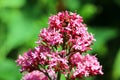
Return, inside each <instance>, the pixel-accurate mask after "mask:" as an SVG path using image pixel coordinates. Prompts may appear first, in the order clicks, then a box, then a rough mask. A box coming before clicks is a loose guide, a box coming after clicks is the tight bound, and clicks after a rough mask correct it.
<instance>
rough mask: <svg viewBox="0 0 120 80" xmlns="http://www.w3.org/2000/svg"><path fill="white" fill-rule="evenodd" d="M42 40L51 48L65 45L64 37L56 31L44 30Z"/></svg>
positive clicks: (41, 35) (41, 34)
mask: <svg viewBox="0 0 120 80" xmlns="http://www.w3.org/2000/svg"><path fill="white" fill-rule="evenodd" d="M40 38H42V40H43V42H46V43H47V44H48V45H51V46H53V45H57V44H61V43H63V38H62V35H61V34H60V33H59V31H55V30H54V29H43V30H42V31H41V33H40ZM38 42H39V41H38Z"/></svg>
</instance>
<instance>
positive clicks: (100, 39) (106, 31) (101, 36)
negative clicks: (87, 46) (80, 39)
mask: <svg viewBox="0 0 120 80" xmlns="http://www.w3.org/2000/svg"><path fill="white" fill-rule="evenodd" d="M88 30H89V32H91V33H93V34H94V37H95V39H96V41H95V42H94V44H93V45H92V48H93V50H92V51H97V52H99V54H100V55H105V53H106V52H107V50H108V49H107V45H106V42H107V41H108V40H110V39H112V38H114V37H116V36H117V31H116V29H113V28H112V29H111V28H98V27H97V28H91V27H89V28H88Z"/></svg>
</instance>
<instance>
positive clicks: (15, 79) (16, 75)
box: [0, 59, 21, 80]
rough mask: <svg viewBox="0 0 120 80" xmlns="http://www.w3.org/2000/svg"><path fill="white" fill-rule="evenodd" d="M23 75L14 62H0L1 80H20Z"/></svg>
mask: <svg viewBox="0 0 120 80" xmlns="http://www.w3.org/2000/svg"><path fill="white" fill-rule="evenodd" d="M20 78H21V74H20V72H19V70H18V68H17V67H16V64H15V62H14V61H11V60H7V59H5V60H3V61H0V80H20Z"/></svg>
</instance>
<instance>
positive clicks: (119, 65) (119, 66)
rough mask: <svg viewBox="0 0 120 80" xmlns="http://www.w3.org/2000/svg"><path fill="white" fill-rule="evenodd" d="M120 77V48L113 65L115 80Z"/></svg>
mask: <svg viewBox="0 0 120 80" xmlns="http://www.w3.org/2000/svg"><path fill="white" fill-rule="evenodd" d="M119 79H120V49H119V51H118V53H117V55H116V58H115V62H114V65H113V80H119Z"/></svg>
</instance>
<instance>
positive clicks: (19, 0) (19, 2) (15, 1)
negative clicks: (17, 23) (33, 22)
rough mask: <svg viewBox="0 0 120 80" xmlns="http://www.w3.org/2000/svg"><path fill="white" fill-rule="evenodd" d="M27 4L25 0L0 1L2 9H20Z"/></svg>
mask: <svg viewBox="0 0 120 80" xmlns="http://www.w3.org/2000/svg"><path fill="white" fill-rule="evenodd" d="M24 4H25V0H0V8H5V7H9V8H20V7H22V6H23V5H24Z"/></svg>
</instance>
